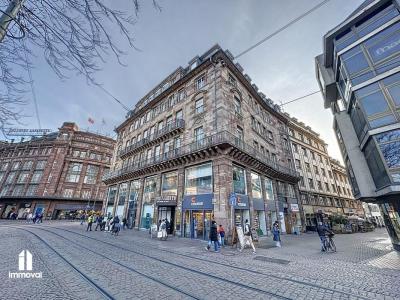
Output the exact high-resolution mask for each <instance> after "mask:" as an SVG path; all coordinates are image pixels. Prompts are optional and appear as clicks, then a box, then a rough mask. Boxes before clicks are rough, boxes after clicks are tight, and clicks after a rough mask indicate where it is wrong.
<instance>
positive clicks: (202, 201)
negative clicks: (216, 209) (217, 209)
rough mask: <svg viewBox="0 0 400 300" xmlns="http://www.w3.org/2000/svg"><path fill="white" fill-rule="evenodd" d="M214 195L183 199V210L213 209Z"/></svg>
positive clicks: (193, 196)
mask: <svg viewBox="0 0 400 300" xmlns="http://www.w3.org/2000/svg"><path fill="white" fill-rule="evenodd" d="M213 198H214V194H203V195H187V196H184V198H183V203H182V209H198V210H205V209H207V210H211V209H213V204H212V201H213V200H212V199H213Z"/></svg>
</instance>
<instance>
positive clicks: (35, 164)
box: [0, 122, 115, 219]
mask: <svg viewBox="0 0 400 300" xmlns="http://www.w3.org/2000/svg"><path fill="white" fill-rule="evenodd" d="M114 145H115V140H113V139H111V138H108V137H105V136H102V135H98V134H94V133H90V132H85V131H79V128H78V126H77V125H76V124H75V123H71V122H65V123H64V124H63V125H62V126H61V128H59V131H58V132H54V133H50V134H48V135H45V136H43V137H40V138H32V139H31V140H29V141H25V142H20V143H6V142H2V143H0V217H1V218H8V217H9V216H10V214H11V213H12V212H16V213H17V216H18V218H26V215H27V214H28V213H29V212H32V213H43V214H44V216H45V218H51V219H61V218H65V217H66V216H67V215H68V214H69V213H71V212H72V213H73V212H75V211H77V210H86V209H89V208H90V209H94V210H100V209H101V205H102V203H103V201H104V199H105V195H106V193H105V192H106V186H105V185H104V184H103V183H102V181H101V178H102V177H103V176H104V174H105V173H106V172H107V171H108V170H109V168H110V164H111V158H112V154H113V149H114Z"/></svg>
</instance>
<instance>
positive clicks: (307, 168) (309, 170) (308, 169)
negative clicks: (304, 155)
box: [304, 162, 311, 173]
mask: <svg viewBox="0 0 400 300" xmlns="http://www.w3.org/2000/svg"><path fill="white" fill-rule="evenodd" d="M304 164H305V166H306V171H307V172H309V173H311V168H310V164H309V163H307V162H306V163H304Z"/></svg>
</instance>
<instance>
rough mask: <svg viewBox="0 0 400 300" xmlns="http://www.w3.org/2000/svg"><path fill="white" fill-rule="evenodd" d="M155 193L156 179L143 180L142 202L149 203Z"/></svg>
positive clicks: (154, 177)
mask: <svg viewBox="0 0 400 300" xmlns="http://www.w3.org/2000/svg"><path fill="white" fill-rule="evenodd" d="M156 193H157V177H156V176H152V177H147V178H145V180H144V190H143V201H144V202H150V201H151V200H152V199H154V198H155V196H156Z"/></svg>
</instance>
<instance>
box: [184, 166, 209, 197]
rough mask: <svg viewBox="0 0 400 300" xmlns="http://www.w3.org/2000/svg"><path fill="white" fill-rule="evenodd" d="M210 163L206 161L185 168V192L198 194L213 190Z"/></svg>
mask: <svg viewBox="0 0 400 300" xmlns="http://www.w3.org/2000/svg"><path fill="white" fill-rule="evenodd" d="M212 184H213V174H212V163H206V164H202V165H199V166H195V167H190V168H186V170H185V194H186V195H199V194H209V193H212V192H213V186H212Z"/></svg>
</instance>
